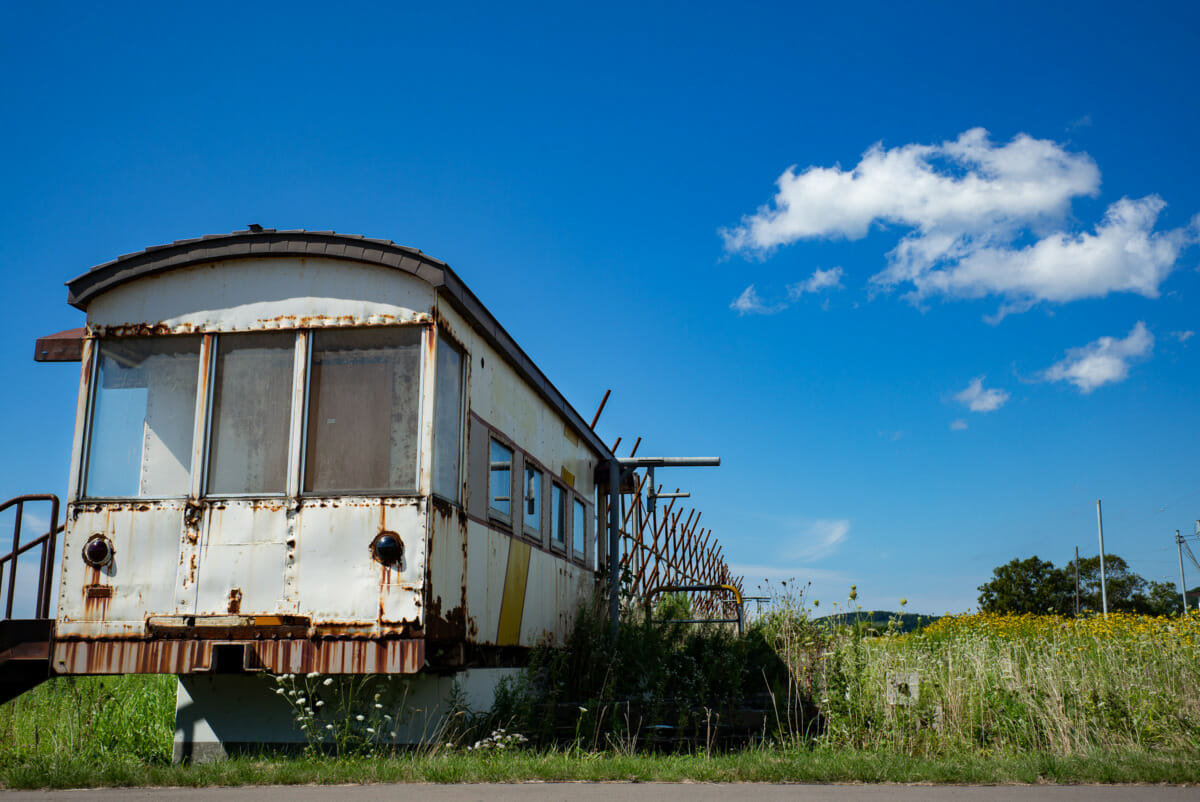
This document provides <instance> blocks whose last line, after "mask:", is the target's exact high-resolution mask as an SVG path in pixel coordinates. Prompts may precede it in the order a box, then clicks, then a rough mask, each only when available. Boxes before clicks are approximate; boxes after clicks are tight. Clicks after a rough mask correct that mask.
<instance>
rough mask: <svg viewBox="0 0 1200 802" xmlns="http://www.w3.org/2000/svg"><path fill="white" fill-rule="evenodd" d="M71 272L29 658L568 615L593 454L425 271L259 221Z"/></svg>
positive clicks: (377, 245)
mask: <svg viewBox="0 0 1200 802" xmlns="http://www.w3.org/2000/svg"><path fill="white" fill-rule="evenodd" d="M68 286H69V288H70V300H71V302H72V303H73V304H74V305H76V306H78V307H80V308H82V309H85V310H86V312H87V327H86V331H85V335H84V338H83V342H82V348H81V352H80V359H81V361H82V371H81V381H80V392H79V404H78V413H77V420H76V431H75V440H74V450H73V457H72V467H71V486H70V489H69V498H68V509H67V527H66V532H65V535H64V538H65V540H64V547H63V551H62V563H61V578H60V586H59V593H58V600H59V601H58V611H57V616H56V620H55V632H54V640H53V654H52V657H51V669H52V671H54V672H56V673H59V674H72V673H73V674H92V673H139V672H147V673H154V672H157V673H173V674H191V673H204V672H213V671H251V672H255V671H267V672H273V673H284V672H309V671H320V672H323V673H347V674H355V673H387V674H396V673H414V672H417V671H420V670H422V669H423V668H439V669H447V668H448V669H454V668H456V667H462V666H466V665H472V664H474V665H481V664H486V665H503V664H505V661H506V660H507V661H508V664H511V663H512V661H513V660H516V659H518V655H519V650H520V649H521V648H522V647H529V646H532V645H534V644H536V643H538V642H540V641H542V640H544V639H550V640H555V639H561V638H562V637H563V636H564V635H565V634H566V632H567V630H568V628H569V627H570V625H571V623H572V620H573V616H574V613H575V611H576V609H577V605H578V603H579V602H580V600H581V599H583V598H584V597H585V596H586V595H587V594H589V593H590V592H591V591H592V589H593V588H594V586H595V581H596V579H595V578H596V567H597V566H596V560H597V549H596V546H595V531H596V509H595V499H596V497H597V493H596V487H595V485H594V477H595V475H596V469H597V466H598V465H599V464H600V463H601V462H603V461H605V460H607V459H611V458H612V454H611V453H610V452H609V450H608V449H607V448H606V447H605V445H604V444H603V443H602V442H601V441H600V440H599V439H598V438H597V437H596V436H595V434H594V433H593V432H592V431H591V429H590V428H589V427H588V426H587V424H586V423H585V422H584V421H583V420H582V419H581V418H580V416H579V415H578V413H577V412H575V410H574V409H573V408H572V407H571V406H570V405H569V404H568V403H567V402H566V401H565V400H564V399H563V398H562V396H561V395H560V394H559V392H558V391H557V390H556V389H555V388H554V386H553V385H552V384H550V382H549V381H548V380H546V378H545V376H544V375H543V374H542V373H541V371H540V370H538V368H537V367H536V366H535V365H534V364H533V363H532V361H531V360H529V358H528V357H527V356H526V355H525V354H524V352H523V351H521V349H520V348H519V347H518V346H517V345H516V344H515V343H514V342H513V341H512V339H511V337H510V336H509V335H508V334H507V333H506V332H505V331H504V329H503V328H502V327H501V326H500V325H499V323H497V322H496V320H495V319H494V318H493V317H492V315H491V314H490V313H489V312H488V311H487V310H486V309H485V308H484V307H483V306H482V304H480V303H479V301H478V300H477V299H476V298H475V296H474V295H473V294H472V293H471V292H470V291H469V290H468V289H467V288H466V287H465V285H463V284H462V282H461V280H459V279H458V277H457V276H456V275H455V274H454V273H453V271H451V270H450V268H449V267H447V266H446V265H445V264H443V263H441V262H438V261H437V260H434V259H431V258H429V257H427V256H425V255H424V254H421V253H420V252H419V251H414V250H412V249H408V248H403V247H400V246H396V245H394V244H393V243H390V242H386V241H381V240H367V239H362V238H358V237H347V236H343V235H336V234H332V233H322V232H302V231H290V232H276V231H270V230H268V231H257V230H256V231H246V232H237V233H235V234H231V235H222V236H217V237H206V238H204V239H200V240H184V241H180V242H177V243H174V244H172V245H167V246H162V247H160V248H154V249H149V250H147V251H144V252H141V253H138V254H133V255H130V256H126V257H122V258H120V259H118V260H116V261H114V262H110V263H108V264H105V265H101V266H99V267H97V268H93V269H92V270H91V271H89V272H88V273H86V274H84V275H82V276H80V277H79V278H77V279H75V280H73V281H72V282H70V283H69V285H68ZM512 647H516V649H517V651H513V650H512Z"/></svg>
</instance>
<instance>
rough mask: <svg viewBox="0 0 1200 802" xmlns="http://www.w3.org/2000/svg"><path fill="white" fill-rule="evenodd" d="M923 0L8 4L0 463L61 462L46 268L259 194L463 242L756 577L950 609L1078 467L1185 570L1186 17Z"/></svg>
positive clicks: (1199, 255) (256, 212)
mask: <svg viewBox="0 0 1200 802" xmlns="http://www.w3.org/2000/svg"><path fill="white" fill-rule="evenodd" d="M903 5H904V7H899V5H898V4H883V3H879V4H873V3H865V4H844V5H841V6H839V7H838V8H837V9H832V8H803V7H800V6H799V5H797V4H778V5H765V4H740V5H724V4H722V5H717V4H709V5H705V4H696V3H688V4H682V3H680V4H669V5H668V4H662V5H655V6H652V7H649V8H647V7H643V6H640V5H615V4H607V5H606V6H605V7H603V8H591V9H586V8H584V9H568V8H565V7H564V6H562V4H544V5H516V6H513V5H506V6H505V7H504V9H503V10H497V9H494V8H491V7H488V6H471V5H457V6H446V7H443V8H440V9H438V10H436V11H435V10H432V9H430V8H428V7H426V8H419V9H412V10H409V9H406V8H404V7H399V6H396V5H393V4H380V5H368V4H346V5H343V6H337V7H331V6H328V5H315V4H308V5H306V4H303V3H291V4H287V5H278V6H272V5H269V4H229V5H222V4H218V3H205V4H203V5H199V6H194V7H192V8H191V9H185V8H178V7H176V5H175V4H154V5H146V4H134V5H124V4H120V3H116V4H106V5H104V6H103V7H100V6H84V5H81V4H54V3H42V2H39V3H24V2H9V3H5V4H3V5H2V6H0V68H2V69H3V73H4V74H5V75H6V76H7V77H8V80H6V81H5V82H4V84H3V86H0V100H2V104H3V106H2V107H3V108H4V109H5V110H6V115H5V116H6V118H7V122H8V124H7V125H5V126H4V127H3V129H2V130H0V145H2V146H3V148H4V152H5V153H6V154H7V155H8V158H7V159H5V161H4V163H3V165H2V166H0V188H2V189H3V192H2V193H0V271H3V277H4V286H5V287H6V289H7V293H6V294H7V298H8V302H9V303H8V307H7V313H6V314H5V315H4V316H3V317H2V318H0V371H2V373H0V375H2V376H3V378H4V386H5V388H6V392H5V393H4V396H3V407H2V408H0V409H2V411H3V415H2V416H0V438H2V440H0V442H3V444H4V446H3V448H4V453H5V455H6V459H5V460H4V461H3V464H0V495H2V496H4V497H6V498H7V497H9V496H13V495H17V494H19V493H24V492H39V491H57V492H65V486H66V474H67V471H68V461H69V457H70V437H71V424H72V418H73V416H74V404H75V392H76V386H77V379H78V371H77V366H75V365H37V364H35V363H34V362H33V361H32V351H33V341H34V339H35V338H36V337H37V336H39V335H43V334H48V333H51V332H54V331H58V330H60V329H65V328H70V327H73V326H77V325H81V324H82V320H83V317H82V314H81V313H79V312H77V311H76V310H74V309H72V308H70V307H68V306H67V304H66V291H65V288H64V287H63V286H62V283H63V282H64V281H66V280H67V279H69V278H71V277H73V276H75V275H77V274H79V273H81V272H83V271H84V270H86V269H87V268H89V267H91V266H92V265H95V264H99V263H101V262H105V261H108V260H109V259H112V258H114V257H115V256H117V255H119V254H122V253H127V252H130V251H135V250H140V249H142V248H144V247H147V246H149V245H154V244H160V243H163V242H169V241H171V240H174V239H180V238H185V237H192V236H199V235H202V234H209V233H221V232H228V231H233V230H236V229H241V228H244V227H245V226H246V225H247V224H248V223H251V222H255V223H261V224H262V225H264V226H267V227H273V228H309V229H334V230H337V231H345V232H348V233H356V234H365V235H367V236H372V237H384V238H389V239H393V240H395V241H397V242H399V243H402V244H406V245H411V246H414V247H418V248H421V249H422V250H424V251H426V252H427V253H430V254H432V255H434V256H436V257H438V258H440V259H444V260H446V261H447V262H449V263H450V264H451V265H452V266H453V267H454V268H455V269H456V271H457V272H458V273H459V274H460V275H461V276H462V277H463V279H464V280H465V281H466V282H467V283H468V284H469V285H470V286H471V287H472V288H473V289H474V290H475V292H476V294H477V295H479V297H480V298H481V299H482V300H483V301H484V303H485V304H487V305H488V306H489V307H490V308H491V309H492V311H493V312H494V313H495V314H496V316H497V317H498V318H499V319H500V320H501V322H502V323H503V324H504V325H505V326H506V327H507V328H508V329H509V330H510V332H511V333H512V334H513V335H514V336H515V337H516V339H517V341H518V342H519V343H521V345H522V346H523V347H524V348H525V350H526V351H527V352H528V353H529V354H530V355H531V356H532V357H533V358H534V360H535V361H537V362H538V363H539V364H540V365H541V366H542V367H543V369H544V370H545V372H546V373H547V375H548V376H550V378H551V379H552V380H553V381H554V382H555V383H556V384H557V385H558V386H559V387H560V389H561V390H562V391H563V392H564V394H565V395H566V396H567V397H568V399H570V400H571V401H572V402H573V403H574V405H575V406H576V407H577V408H578V409H579V410H580V412H581V413H582V414H584V415H585V416H586V417H590V415H591V413H592V412H593V411H594V410H595V408H596V405H597V404H598V403H599V400H600V397H601V396H602V395H603V393H604V391H605V389H608V388H611V389H612V390H613V397H612V400H611V401H610V402H609V405H608V408H607V410H606V411H605V413H604V416H603V418H602V420H601V423H600V426H599V431H600V432H601V433H602V434H603V436H604V437H605V438H606V439H607V440H608V441H609V442H612V441H613V440H615V439H616V437H617V436H622V437H624V442H625V443H627V444H628V443H630V442H631V441H632V439H633V438H635V437H637V436H639V435H640V436H642V437H643V438H644V445H643V447H642V451H641V453H643V454H651V453H653V454H663V455H692V454H703V455H708V454H716V455H720V456H721V457H722V458H723V460H724V464H723V466H722V467H721V468H720V469H717V470H709V469H704V470H691V471H684V470H680V471H679V472H678V473H677V475H675V476H671V477H668V476H667V475H666V474H665V473H664V474H663V476H662V477H661V478H662V479H664V480H665V481H669V482H671V483H672V484H676V483H677V484H680V485H682V486H684V487H685V488H686V489H689V490H691V491H692V492H693V494H694V497H693V499H694V501H695V503H696V506H698V507H699V508H700V509H702V510H703V511H704V519H703V523H704V525H705V526H710V527H712V529H713V530H714V532H715V533H716V534H717V536H718V537H719V538H720V540H721V542H722V543H723V544H724V546H725V553H726V555H727V556H728V558H729V559H730V561H731V562H732V563H733V564H734V565H735V567H738V568H740V569H741V570H742V571H744V573H745V574H746V584H747V586H748V587H750V588H752V587H753V586H754V585H756V584H757V583H758V582H759V581H760V580H762V579H764V578H767V577H770V578H773V579H776V580H778V579H780V578H784V577H795V578H796V579H798V580H800V581H801V582H807V581H811V582H812V590H811V595H812V597H815V598H818V599H820V600H821V601H822V606H823V607H828V606H830V604H831V603H832V602H833V601H838V600H844V599H845V596H846V592H847V591H848V589H849V585H850V584H851V583H853V584H856V585H857V587H858V593H859V602H860V603H861V604H863V606H864V607H867V608H872V607H874V608H894V607H896V605H897V604H898V603H899V599H900V598H901V597H905V598H907V599H908V601H909V609H913V610H917V611H923V612H942V611H945V610H964V609H967V608H969V607H971V606H972V605H973V604H974V603H975V599H976V596H977V591H976V586H977V585H979V584H980V583H982V582H984V581H986V580H987V578H988V577H989V576H990V573H991V569H992V567H994V566H996V565H998V564H1001V563H1003V562H1007V561H1008V560H1009V559H1012V558H1013V557H1026V556H1029V555H1031V554H1035V553H1036V554H1037V555H1038V556H1040V557H1042V558H1044V559H1051V560H1053V561H1054V562H1055V563H1057V564H1062V563H1063V562H1065V561H1066V560H1067V559H1068V558H1069V557H1070V555H1071V553H1072V549H1073V547H1074V546H1075V545H1078V546H1079V547H1080V549H1081V552H1082V553H1084V554H1093V553H1095V551H1096V545H1095V544H1096V524H1095V501H1096V499H1097V498H1100V499H1103V500H1104V506H1105V535H1106V541H1107V545H1108V547H1109V549H1108V550H1109V551H1113V552H1116V553H1118V554H1121V555H1123V556H1125V557H1126V558H1127V559H1129V560H1130V562H1131V563H1132V565H1133V567H1134V569H1135V570H1137V571H1139V572H1140V573H1142V574H1143V575H1144V576H1147V577H1148V578H1153V579H1161V578H1164V577H1165V578H1167V579H1170V580H1174V579H1175V578H1176V577H1177V576H1178V570H1177V566H1176V562H1175V554H1174V546H1173V543H1172V536H1173V533H1174V530H1175V529H1177V528H1178V529H1182V530H1184V531H1185V532H1191V531H1192V530H1193V528H1194V523H1193V521H1194V520H1195V519H1196V518H1200V468H1198V467H1197V466H1198V463H1197V459H1196V446H1197V443H1198V442H1200V423H1198V420H1200V419H1198V417H1197V415H1196V414H1195V410H1196V407H1197V402H1196V398H1197V376H1198V375H1200V371H1198V370H1197V368H1198V366H1200V357H1198V354H1200V339H1197V338H1193V337H1190V336H1189V335H1188V332H1192V331H1194V330H1196V329H1200V320H1197V315H1196V314H1195V311H1194V310H1195V308H1196V299H1197V297H1200V274H1198V273H1197V265H1198V264H1200V248H1198V247H1197V246H1196V241H1197V237H1198V236H1200V228H1198V226H1200V222H1197V220H1196V215H1197V214H1200V187H1198V186H1197V183H1196V182H1195V180H1194V177H1195V175H1197V174H1198V173H1200V165H1198V164H1197V158H1196V149H1195V141H1196V133H1195V132H1196V131H1197V129H1198V128H1200V104H1198V103H1197V94H1196V89H1195V76H1196V75H1197V74H1200V64H1198V61H1200V56H1198V55H1197V54H1200V41H1198V40H1200V24H1198V23H1200V20H1198V19H1197V17H1198V15H1200V14H1198V12H1197V10H1196V7H1195V5H1194V4H1184V3H1179V4H1161V3H1140V4H1136V5H1135V6H1132V7H1131V6H1129V5H1128V4H1121V5H1115V4H1111V5H1106V4H1062V5H1060V6H1058V7H1056V8H1045V7H1043V6H1044V5H1045V4H1039V3H1008V4H949V3H944V4H943V3H930V4H924V5H920V4H918V5H909V4H903ZM984 132H986V133H984ZM751 287H752V288H753V289H752V290H751V289H750V288H751ZM1104 338H1108V339H1104ZM624 448H625V447H624V446H623V447H622V451H624ZM1194 576H1195V574H1192V577H1194ZM1190 579H1191V577H1190V578H1189V584H1192V583H1191V581H1190Z"/></svg>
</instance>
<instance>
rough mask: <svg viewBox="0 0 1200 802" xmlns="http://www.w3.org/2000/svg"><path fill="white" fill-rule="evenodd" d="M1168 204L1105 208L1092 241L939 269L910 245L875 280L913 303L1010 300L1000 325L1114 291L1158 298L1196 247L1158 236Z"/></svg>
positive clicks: (966, 255)
mask: <svg viewBox="0 0 1200 802" xmlns="http://www.w3.org/2000/svg"><path fill="white" fill-rule="evenodd" d="M1165 205H1166V204H1165V203H1164V202H1163V201H1162V199H1161V198H1159V197H1157V196H1154V195H1151V196H1150V197H1147V198H1142V199H1141V200H1129V199H1128V198H1122V199H1121V200H1119V201H1117V202H1116V203H1114V204H1113V205H1112V206H1110V207H1109V208H1108V211H1107V212H1106V213H1105V215H1104V220H1103V221H1101V223H1100V224H1099V225H1098V226H1096V231H1095V233H1094V234H1089V233H1081V234H1065V233H1061V232H1060V233H1056V234H1050V235H1048V236H1046V237H1044V238H1042V239H1040V240H1038V241H1037V242H1035V243H1033V244H1032V245H1029V246H1026V247H1024V248H1012V247H1008V246H1005V245H999V244H998V245H979V244H977V243H976V244H974V245H972V246H968V247H967V248H965V249H963V250H962V252H960V253H959V254H958V256H959V258H958V260H957V261H956V262H954V263H953V264H950V265H947V266H945V267H941V268H935V267H933V265H932V264H931V263H927V262H924V261H922V259H921V257H920V256H919V255H917V256H914V255H912V254H909V253H908V250H910V249H908V248H906V246H907V245H910V244H911V245H913V246H914V247H915V246H916V245H917V244H918V243H914V242H912V241H910V240H906V241H905V242H902V243H901V244H900V246H899V248H898V249H897V250H898V251H899V252H900V253H901V255H902V257H903V261H899V262H893V264H892V265H891V266H889V267H888V269H887V270H884V271H883V272H882V273H879V274H877V275H876V276H874V277H873V278H872V281H873V282H875V283H876V284H880V285H883V286H887V287H892V286H895V285H897V284H899V283H900V282H902V281H908V282H910V283H911V284H912V286H913V290H912V292H910V293H909V295H908V297H910V298H912V299H915V300H922V299H925V298H928V297H930V296H933V295H942V296H946V297H948V298H982V297H984V296H987V295H998V296H1000V297H1002V298H1005V299H1006V301H1005V303H1004V304H1003V305H1002V306H1001V308H1000V310H999V312H998V314H997V315H996V316H995V319H997V320H998V319H999V318H1002V317H1004V315H1006V314H1008V313H1010V312H1024V311H1026V310H1027V309H1029V308H1030V307H1032V306H1034V305H1035V304H1037V303H1039V302H1042V301H1048V302H1052V303H1065V302H1068V301H1075V300H1079V299H1082V298H1100V297H1103V296H1105V295H1108V294H1109V293H1111V292H1133V293H1137V294H1138V295H1142V296H1145V297H1147V298H1157V297H1158V288H1159V286H1160V285H1161V284H1162V283H1163V281H1165V280H1166V278H1167V276H1168V275H1170V273H1171V271H1172V270H1173V269H1174V267H1175V262H1176V261H1177V260H1178V259H1179V254H1180V252H1181V251H1182V250H1183V248H1184V247H1186V246H1187V245H1188V244H1189V243H1190V242H1191V241H1192V236H1191V234H1190V233H1189V232H1187V230H1185V229H1176V230H1174V231H1167V232H1155V231H1154V223H1155V220H1156V219H1157V218H1158V214H1159V212H1160V211H1162V209H1163V207H1164V206H1165Z"/></svg>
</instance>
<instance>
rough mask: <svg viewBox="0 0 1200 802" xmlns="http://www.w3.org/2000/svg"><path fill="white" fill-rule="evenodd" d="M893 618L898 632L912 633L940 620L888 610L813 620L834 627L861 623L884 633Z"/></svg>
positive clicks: (843, 614)
mask: <svg viewBox="0 0 1200 802" xmlns="http://www.w3.org/2000/svg"><path fill="white" fill-rule="evenodd" d="M893 618H894V619H897V620H898V621H899V622H900V627H899V630H900V632H912V631H913V630H914V629H919V628H920V627H923V626H926V625H928V624H932V623H933V622H934V621H937V620H938V619H939V618H941V616H940V615H919V614H917V613H895V612H890V611H888V610H863V611H862V612H859V613H834V614H833V615H826V616H821V617H820V618H816V619H813V620H814V621H815V622H817V623H821V622H827V623H829V624H834V625H843V624H853V623H855V622H860V621H861V622H863V625H865V626H868V627H871V628H872V629H877V630H879V631H880V632H885V631H887V628H888V623H889V622H890V621H891V620H892V619H893Z"/></svg>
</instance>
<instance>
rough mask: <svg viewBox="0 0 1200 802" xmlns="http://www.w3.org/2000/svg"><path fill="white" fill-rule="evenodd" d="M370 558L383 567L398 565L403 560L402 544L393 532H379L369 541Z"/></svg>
mask: <svg viewBox="0 0 1200 802" xmlns="http://www.w3.org/2000/svg"><path fill="white" fill-rule="evenodd" d="M371 556H372V557H374V558H375V560H376V561H377V562H380V563H383V564H384V565H398V564H399V563H400V561H401V560H403V559H404V543H403V542H402V541H401V540H400V536H399V535H397V534H396V533H395V532H387V531H384V532H380V533H379V534H378V535H376V536H375V539H374V540H372V541H371Z"/></svg>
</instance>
